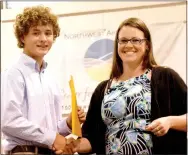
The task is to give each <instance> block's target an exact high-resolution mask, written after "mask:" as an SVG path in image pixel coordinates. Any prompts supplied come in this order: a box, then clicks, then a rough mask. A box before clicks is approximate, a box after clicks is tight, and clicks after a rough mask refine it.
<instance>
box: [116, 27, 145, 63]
mask: <svg viewBox="0 0 188 155" xmlns="http://www.w3.org/2000/svg"><path fill="white" fill-rule="evenodd" d="M130 39H131V41H128V40H130ZM144 39H145V36H144V33H143V32H142V31H141V30H139V29H137V28H134V27H131V26H123V27H122V28H121V30H120V31H119V34H118V55H119V57H120V58H121V60H122V62H123V64H142V61H143V58H144V55H145V52H146V48H147V44H146V40H144Z"/></svg>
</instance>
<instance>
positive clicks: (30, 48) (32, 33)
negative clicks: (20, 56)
mask: <svg viewBox="0 0 188 155" xmlns="http://www.w3.org/2000/svg"><path fill="white" fill-rule="evenodd" d="M53 40H54V36H53V27H52V25H38V26H34V27H31V28H30V29H29V32H28V34H27V35H25V36H24V37H23V39H22V42H23V43H24V53H26V54H27V55H29V56H30V57H32V58H34V59H43V57H44V56H45V55H46V54H47V53H48V51H49V50H50V48H51V47H52V44H53Z"/></svg>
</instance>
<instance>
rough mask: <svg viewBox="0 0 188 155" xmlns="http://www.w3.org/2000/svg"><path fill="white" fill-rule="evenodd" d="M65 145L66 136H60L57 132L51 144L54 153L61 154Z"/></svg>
mask: <svg viewBox="0 0 188 155" xmlns="http://www.w3.org/2000/svg"><path fill="white" fill-rule="evenodd" d="M65 145H66V138H65V137H63V136H61V135H60V134H57V135H56V138H55V141H54V143H53V146H52V150H53V151H55V153H56V154H61V153H62V152H63V150H64V149H65Z"/></svg>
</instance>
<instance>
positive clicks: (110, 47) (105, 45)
mask: <svg viewBox="0 0 188 155" xmlns="http://www.w3.org/2000/svg"><path fill="white" fill-rule="evenodd" d="M113 51H114V41H113V40H111V39H101V40H98V41H95V42H94V43H93V44H91V45H90V46H89V48H88V49H87V52H86V54H85V56H84V66H85V69H86V72H87V73H88V75H89V77H90V78H91V79H92V80H96V81H102V80H105V79H109V75H110V71H111V65H112V53H113Z"/></svg>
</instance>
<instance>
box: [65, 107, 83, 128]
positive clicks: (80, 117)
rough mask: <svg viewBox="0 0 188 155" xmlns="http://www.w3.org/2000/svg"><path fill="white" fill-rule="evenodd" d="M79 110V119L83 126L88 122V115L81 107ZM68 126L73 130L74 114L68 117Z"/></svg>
mask: <svg viewBox="0 0 188 155" xmlns="http://www.w3.org/2000/svg"><path fill="white" fill-rule="evenodd" d="M77 109H78V111H77V114H78V119H79V121H80V124H82V123H84V122H85V120H86V114H85V112H84V110H83V109H82V108H81V107H80V106H78V108H77ZM67 125H68V127H69V128H70V129H72V112H71V113H70V114H69V116H68V117H67Z"/></svg>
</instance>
